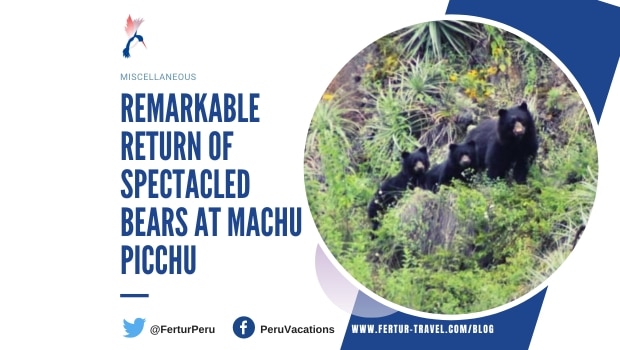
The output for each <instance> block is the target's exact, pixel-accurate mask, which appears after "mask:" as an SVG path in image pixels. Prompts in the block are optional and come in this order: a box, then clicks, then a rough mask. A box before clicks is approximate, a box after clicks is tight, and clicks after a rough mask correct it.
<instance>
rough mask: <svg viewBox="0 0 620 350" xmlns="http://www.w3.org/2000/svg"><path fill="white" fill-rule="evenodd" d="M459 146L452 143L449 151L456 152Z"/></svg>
mask: <svg viewBox="0 0 620 350" xmlns="http://www.w3.org/2000/svg"><path fill="white" fill-rule="evenodd" d="M458 146H459V145H457V144H456V143H451V144H450V146H448V149H449V150H450V151H454V149H456V148H457V147H458Z"/></svg>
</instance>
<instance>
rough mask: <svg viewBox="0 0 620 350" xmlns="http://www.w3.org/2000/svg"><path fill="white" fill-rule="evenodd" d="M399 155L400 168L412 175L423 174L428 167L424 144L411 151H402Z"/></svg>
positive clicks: (428, 162)
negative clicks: (400, 158) (400, 160)
mask: <svg viewBox="0 0 620 350" xmlns="http://www.w3.org/2000/svg"><path fill="white" fill-rule="evenodd" d="M401 157H402V170H403V172H405V173H406V174H409V175H412V176H413V175H420V174H424V173H425V172H426V171H427V170H428V168H429V167H430V161H429V159H428V152H427V150H426V146H422V147H420V148H418V149H417V150H415V151H414V152H411V153H409V152H407V151H403V152H402V153H401Z"/></svg>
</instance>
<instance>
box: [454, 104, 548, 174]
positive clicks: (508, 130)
mask: <svg viewBox="0 0 620 350" xmlns="http://www.w3.org/2000/svg"><path fill="white" fill-rule="evenodd" d="M498 114H499V119H487V120H484V121H482V122H481V123H480V124H479V125H478V126H477V127H475V128H474V129H473V130H471V131H470V132H469V134H468V135H467V137H466V138H465V142H468V141H474V142H475V143H476V146H477V147H476V149H477V153H478V156H477V158H478V166H477V168H478V170H479V171H483V170H484V169H486V170H487V176H488V177H489V178H491V179H497V178H502V179H503V178H505V177H506V175H507V174H508V171H509V170H510V169H512V170H513V177H514V180H515V182H517V183H519V184H524V183H526V180H527V174H528V171H529V169H530V166H531V164H532V163H533V161H534V159H535V157H536V153H537V152H538V138H537V136H536V125H535V124H534V118H533V117H532V114H531V113H530V111H529V109H528V108H527V104H526V103H525V102H523V103H521V104H520V105H518V106H515V107H511V108H509V109H503V108H502V109H500V110H499V111H498Z"/></svg>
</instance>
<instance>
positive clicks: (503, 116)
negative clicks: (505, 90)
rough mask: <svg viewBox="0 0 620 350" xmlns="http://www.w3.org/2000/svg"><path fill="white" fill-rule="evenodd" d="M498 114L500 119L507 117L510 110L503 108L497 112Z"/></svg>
mask: <svg viewBox="0 0 620 350" xmlns="http://www.w3.org/2000/svg"><path fill="white" fill-rule="evenodd" d="M497 114H498V115H499V119H503V118H506V116H507V115H508V110H506V109H504V108H502V109H500V110H499V111H498V112H497Z"/></svg>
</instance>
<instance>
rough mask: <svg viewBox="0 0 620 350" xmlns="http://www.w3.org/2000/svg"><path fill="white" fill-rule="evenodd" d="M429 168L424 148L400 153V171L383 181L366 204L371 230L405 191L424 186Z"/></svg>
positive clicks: (376, 226)
mask: <svg viewBox="0 0 620 350" xmlns="http://www.w3.org/2000/svg"><path fill="white" fill-rule="evenodd" d="M429 166H430V163H429V159H428V152H427V150H426V147H425V146H423V147H420V148H419V149H417V150H416V151H415V152H412V153H409V152H407V151H404V152H402V153H401V169H400V172H399V173H398V174H396V175H395V176H392V177H390V178H389V179H387V180H385V181H384V182H383V183H381V185H380V186H379V189H378V190H377V192H375V195H374V196H373V198H372V200H371V201H370V203H368V218H369V219H370V222H371V223H372V229H373V230H376V229H377V228H378V227H379V215H380V214H382V213H384V212H385V210H386V209H387V208H388V207H390V206H392V205H394V204H396V202H397V201H398V199H399V198H400V197H401V196H402V195H403V193H404V192H405V191H406V190H407V189H413V188H415V187H422V186H424V181H425V180H424V179H425V178H424V174H425V173H426V172H427V171H428V168H429Z"/></svg>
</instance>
